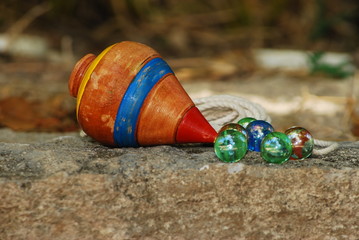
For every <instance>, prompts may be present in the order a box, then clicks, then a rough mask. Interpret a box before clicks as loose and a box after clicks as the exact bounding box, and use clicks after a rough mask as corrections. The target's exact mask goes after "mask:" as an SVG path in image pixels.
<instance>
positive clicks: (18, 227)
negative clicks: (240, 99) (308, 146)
mask: <svg viewBox="0 0 359 240" xmlns="http://www.w3.org/2000/svg"><path fill="white" fill-rule="evenodd" d="M29 139H31V137H29ZM44 139H45V140H44V141H43V142H41V143H40V142H37V143H34V142H31V141H29V143H12V142H11V141H8V142H7V143H6V142H5V141H3V142H2V143H0V177H1V181H0V186H1V187H0V215H1V218H0V239H144V238H147V239H358V237H359V188H358V186H359V159H358V153H359V150H358V149H357V148H341V149H339V150H337V151H335V152H333V153H332V154H328V155H326V156H322V157H312V158H310V159H308V160H305V161H299V162H298V161H290V162H288V163H286V164H283V165H270V164H267V163H265V162H264V161H263V160H262V159H261V158H260V156H259V154H257V153H248V154H247V156H246V157H245V158H244V159H243V160H242V161H241V162H240V163H236V164H224V163H220V162H219V161H218V160H217V159H216V157H215V154H214V152H213V149H212V147H211V146H202V145H185V146H156V147H148V148H121V149H119V148H107V147H105V146H101V145H99V144H98V143H96V142H93V141H91V140H90V139H88V138H81V137H79V136H77V135H70V136H57V137H55V138H54V136H49V138H48V139H46V137H44Z"/></svg>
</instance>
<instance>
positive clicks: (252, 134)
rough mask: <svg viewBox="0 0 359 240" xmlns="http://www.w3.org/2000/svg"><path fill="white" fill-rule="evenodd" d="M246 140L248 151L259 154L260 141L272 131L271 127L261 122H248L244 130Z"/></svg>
mask: <svg viewBox="0 0 359 240" xmlns="http://www.w3.org/2000/svg"><path fill="white" fill-rule="evenodd" d="M246 131H247V138H248V150H250V151H255V152H260V150H261V143H262V139H263V138H264V137H265V136H266V135H267V134H268V133H271V132H273V131H274V128H273V127H272V125H271V124H270V123H268V122H266V121H263V120H255V121H253V122H250V123H249V124H248V126H247V128H246Z"/></svg>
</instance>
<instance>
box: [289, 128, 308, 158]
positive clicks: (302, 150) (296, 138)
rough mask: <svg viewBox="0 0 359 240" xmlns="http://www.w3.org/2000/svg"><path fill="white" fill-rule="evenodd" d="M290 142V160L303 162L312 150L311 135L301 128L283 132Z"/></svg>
mask: <svg viewBox="0 0 359 240" xmlns="http://www.w3.org/2000/svg"><path fill="white" fill-rule="evenodd" d="M285 134H286V135H287V136H288V138H289V139H290V141H291V142H292V147H293V153H292V155H291V157H290V159H291V160H303V159H306V158H308V157H309V156H310V155H311V154H312V152H313V148H314V138H313V136H312V134H311V133H310V132H309V131H308V130H307V129H305V128H302V127H291V128H289V129H287V130H286V131H285Z"/></svg>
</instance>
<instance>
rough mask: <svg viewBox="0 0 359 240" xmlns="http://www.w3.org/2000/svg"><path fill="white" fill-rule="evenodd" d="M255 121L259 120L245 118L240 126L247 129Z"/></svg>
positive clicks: (240, 121)
mask: <svg viewBox="0 0 359 240" xmlns="http://www.w3.org/2000/svg"><path fill="white" fill-rule="evenodd" d="M255 120H257V119H255V118H252V117H245V118H242V119H241V120H239V121H238V124H239V125H241V126H242V127H244V128H246V127H247V126H248V124H249V123H251V122H253V121H255Z"/></svg>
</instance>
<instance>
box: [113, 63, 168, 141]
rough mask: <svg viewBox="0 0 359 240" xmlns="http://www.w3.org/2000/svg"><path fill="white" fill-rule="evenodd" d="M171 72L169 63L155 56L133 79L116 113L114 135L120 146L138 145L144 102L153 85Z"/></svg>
mask: <svg viewBox="0 0 359 240" xmlns="http://www.w3.org/2000/svg"><path fill="white" fill-rule="evenodd" d="M169 73H173V71H172V70H171V68H170V67H169V66H168V65H167V63H166V62H165V61H164V60H163V59H162V58H154V59H152V60H150V61H149V62H148V63H147V64H145V66H143V67H142V68H141V70H140V71H139V72H138V74H137V75H136V77H135V78H134V79H133V80H132V82H131V84H130V85H129V86H128V88H127V91H126V93H125V94H124V96H123V99H122V102H121V104H120V107H119V109H118V112H117V115H116V120H115V128H114V133H113V137H114V140H115V143H116V144H117V145H118V146H121V147H137V146H138V143H137V140H136V125H137V119H138V116H139V114H140V110H141V107H142V104H143V102H144V101H145V99H146V97H147V95H148V93H149V92H150V91H151V89H152V87H153V86H154V85H155V84H156V83H157V82H158V81H159V80H160V79H162V78H163V77H164V76H165V75H167V74H169Z"/></svg>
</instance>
